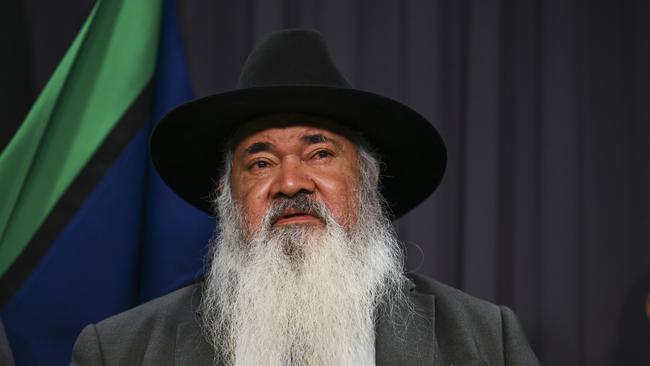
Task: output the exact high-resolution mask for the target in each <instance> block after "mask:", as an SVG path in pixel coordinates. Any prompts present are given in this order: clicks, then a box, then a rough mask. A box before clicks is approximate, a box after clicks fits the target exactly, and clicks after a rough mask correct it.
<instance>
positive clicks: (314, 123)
mask: <svg viewBox="0 0 650 366" xmlns="http://www.w3.org/2000/svg"><path fill="white" fill-rule="evenodd" d="M355 135H356V134H355V133H354V132H352V131H351V130H349V129H347V128H346V127H345V126H343V125H342V124H340V123H338V122H336V121H333V120H331V119H327V118H324V117H319V116H311V115H304V114H282V115H272V116H265V117H262V118H257V119H254V120H251V121H249V122H247V123H245V124H244V125H243V126H242V127H240V128H239V130H238V131H237V132H236V133H235V135H234V136H233V138H232V141H231V144H232V145H231V146H232V147H233V148H248V147H249V145H251V144H255V143H264V142H272V141H271V140H274V139H286V138H291V139H295V140H296V141H298V142H302V143H305V144H315V143H327V142H331V143H334V144H340V143H341V142H343V141H345V140H347V141H349V142H352V143H353V144H356V143H355V142H354V141H355V139H356V138H355V137H356V136H355Z"/></svg>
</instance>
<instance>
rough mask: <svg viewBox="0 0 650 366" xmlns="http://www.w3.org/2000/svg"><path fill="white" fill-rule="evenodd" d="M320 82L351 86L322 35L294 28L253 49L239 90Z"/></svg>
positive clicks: (266, 40)
mask: <svg viewBox="0 0 650 366" xmlns="http://www.w3.org/2000/svg"><path fill="white" fill-rule="evenodd" d="M281 85H294V86H295V85H318V86H331V87H339V88H350V83H349V82H348V81H347V80H346V79H345V78H344V77H343V75H342V74H341V73H340V72H339V70H338V69H337V68H336V64H335V63H334V61H333V60H332V57H331V56H330V53H329V51H328V49H327V45H326V44H325V40H324V39H323V37H322V35H321V34H320V33H319V32H317V31H314V30H304V29H291V30H283V31H278V32H274V33H271V34H270V35H269V36H267V37H266V38H265V39H264V40H263V41H262V42H261V43H260V44H259V45H258V46H257V47H255V49H254V50H253V51H252V52H251V54H250V56H248V59H247V60H246V63H245V64H244V67H243V68H242V72H241V75H240V77H239V83H238V84H237V87H238V88H239V89H245V88H254V87H267V86H281Z"/></svg>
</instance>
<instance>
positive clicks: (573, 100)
mask: <svg viewBox="0 0 650 366" xmlns="http://www.w3.org/2000/svg"><path fill="white" fill-rule="evenodd" d="M64 3H65V5H64ZM92 4H93V2H92V1H90V0H66V1H65V2H59V3H57V4H56V5H54V4H53V3H50V2H47V1H44V0H25V1H23V2H18V1H9V2H7V3H6V5H3V7H6V9H7V11H5V12H4V14H5V15H3V16H2V17H3V20H4V18H6V22H3V24H5V27H10V29H11V31H9V30H7V31H3V32H0V33H2V37H3V39H4V40H5V42H6V44H9V45H13V46H11V47H10V49H11V50H14V51H15V53H14V54H13V55H14V57H3V61H2V62H3V63H4V64H3V66H4V67H3V70H5V71H4V72H3V74H4V73H7V72H8V71H9V70H11V71H9V72H10V73H12V74H11V75H9V74H8V73H7V74H5V75H3V80H7V82H4V81H3V83H2V87H0V89H1V90H2V98H1V99H0V105H1V107H2V110H3V111H7V112H6V113H7V116H9V117H11V119H9V120H7V121H6V122H4V121H3V124H2V126H1V127H2V130H0V132H1V133H2V135H0V149H1V148H2V147H4V145H5V144H6V143H7V141H8V140H9V139H10V138H11V135H12V132H13V130H15V128H16V127H17V126H18V124H19V123H20V122H21V121H22V119H23V118H24V115H25V113H26V112H27V109H28V108H29V105H31V103H32V102H33V99H34V98H35V97H36V96H37V95H38V93H39V92H40V90H41V88H42V87H43V85H44V84H45V82H46V81H47V79H48V77H49V75H50V74H51V72H52V70H53V69H54V67H56V65H57V63H58V62H59V60H60V58H61V56H62V55H63V53H64V52H65V50H66V49H67V47H68V46H69V44H70V42H71V41H72V39H73V38H74V35H75V34H76V32H78V30H79V28H80V27H81V25H82V24H83V22H84V19H85V18H86V16H87V15H88V12H89V11H90V8H91V7H92ZM176 7H177V9H176V10H177V15H178V24H179V29H180V32H181V35H182V44H183V45H184V48H185V52H186V56H187V63H188V67H189V71H190V82H191V84H192V89H193V94H194V96H196V97H201V96H205V95H208V94H212V93H215V92H222V91H226V90H230V89H232V88H234V86H235V84H236V81H237V76H238V74H239V71H240V68H241V65H242V64H243V62H244V60H245V57H246V56H247V54H248V52H249V51H250V49H251V48H252V46H253V45H254V44H255V43H257V42H258V41H259V40H260V39H261V37H262V36H263V35H265V34H266V33H268V32H270V31H273V30H276V29H281V28H291V27H308V28H315V29H318V30H320V31H321V32H322V33H323V34H324V36H325V38H326V39H327V41H328V43H329V46H330V48H331V51H332V54H333V55H334V58H335V60H336V62H337V63H338V65H339V66H340V68H341V70H342V71H343V72H344V74H345V75H346V76H347V77H348V78H349V80H350V81H351V82H352V84H353V85H355V86H356V87H358V88H360V89H366V90H369V91H373V92H377V93H381V94H384V95H387V96H390V97H392V98H395V99H397V100H400V101H403V102H405V103H407V104H408V105H410V106H412V107H413V108H414V109H416V110H417V111H419V112H420V113H422V114H423V115H425V116H426V117H427V118H429V119H430V120H431V121H433V122H434V124H435V125H436V126H437V127H438V128H439V130H440V131H441V133H442V135H443V137H444V138H445V140H446V142H447V147H448V150H449V167H448V171H447V174H446V177H445V178H444V180H443V183H442V185H441V187H440V188H439V189H438V191H437V192H436V193H435V194H434V195H433V196H432V197H430V198H429V199H428V200H427V201H425V203H423V204H422V205H420V206H419V207H418V208H417V209H416V210H414V211H413V212H411V213H409V214H408V215H406V216H405V217H403V218H402V219H400V220H399V221H398V222H397V223H396V225H397V229H398V232H399V234H400V236H401V238H402V239H403V240H404V241H405V242H406V243H407V248H408V257H409V262H408V266H409V269H411V270H416V271H418V272H421V273H424V274H427V275H430V276H432V277H434V278H437V279H439V280H441V281H443V282H445V283H448V284H450V285H453V286H456V287H458V288H461V289H463V290H465V291H467V292H469V293H471V294H473V295H476V296H478V297H481V298H485V299H488V300H490V301H494V302H497V303H500V304H505V305H508V306H510V307H512V308H513V309H514V310H515V312H516V313H517V315H518V316H519V318H520V319H521V321H522V323H523V325H524V328H525V329H526V332H527V334H528V337H529V339H530V341H531V344H532V346H533V348H534V349H535V351H536V352H537V354H538V357H539V358H540V360H541V361H542V363H543V364H547V365H558V366H563V365H596V366H597V365H610V364H620V363H619V361H618V360H616V359H615V358H614V357H615V356H614V355H615V349H616V348H617V345H618V344H624V343H627V342H628V341H627V340H626V339H623V338H620V337H623V336H622V335H626V336H629V337H634V336H635V334H642V333H641V331H639V332H638V333H635V332H636V331H632V330H630V331H629V332H627V331H626V330H625V328H624V327H623V328H621V327H622V324H623V323H621V322H622V321H623V320H622V319H623V316H622V313H623V312H624V311H625V312H628V311H631V312H634V311H636V310H635V309H638V311H639V312H642V311H643V303H639V305H638V308H636V307H635V305H634V304H632V305H631V307H630V310H626V309H627V308H624V306H627V305H626V300H625V299H629V298H630V296H629V293H630V291H632V290H633V289H638V288H639V286H642V284H641V285H639V281H646V282H647V281H649V280H650V279H649V278H648V276H647V275H645V277H644V273H646V272H647V271H648V270H649V269H650V229H649V228H650V191H649V190H648V187H650V162H649V161H648V159H649V158H650V24H649V23H648V22H647V19H650V3H649V2H647V1H644V0H629V1H615V0H589V1H587V0H546V1H545V0H518V1H515V0H500V1H499V0H426V1H424V0H422V1H389V0H381V1H378V0H373V1H370V0H365V1H362V0H357V1H349V0H304V1H298V0H284V1H281V0H264V1H262V0H247V1H183V0H179V1H177V4H176ZM8 14H12V15H8ZM16 14H17V15H16ZM53 14H57V16H52V15H53ZM16 60H25V61H26V62H17V61H16ZM396 138H399V137H396ZM404 143H408V141H405V142H404ZM413 158H414V159H420V160H422V162H423V164H422V168H423V169H426V160H425V159H423V157H413ZM645 286H646V287H645V288H646V289H647V288H648V287H647V283H646V284H645ZM640 321H641V322H642V321H644V319H641V320H640ZM643 326H645V327H646V329H647V327H648V326H650V325H649V324H648V323H645V324H644V325H641V327H643ZM645 334H647V331H646V333H645ZM10 341H11V339H10ZM646 342H647V339H646ZM640 346H643V344H641V345H640ZM647 347H650V344H649V345H647ZM639 357H641V356H639ZM646 357H647V356H646ZM636 361H638V362H639V363H637V364H644V363H641V362H644V361H645V362H646V363H645V364H647V359H641V358H637V359H636ZM626 364H630V363H626Z"/></svg>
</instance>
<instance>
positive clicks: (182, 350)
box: [174, 321, 214, 366]
mask: <svg viewBox="0 0 650 366" xmlns="http://www.w3.org/2000/svg"><path fill="white" fill-rule="evenodd" d="M213 362H214V352H213V351H212V347H211V346H210V345H209V344H208V343H207V342H206V341H205V340H204V337H203V334H201V329H200V328H199V325H198V324H197V322H196V321H187V322H185V323H181V324H180V325H179V326H178V329H177V331H176V350H175V356H174V365H178V366H181V365H183V366H190V365H192V366H194V365H197V366H202V365H206V366H207V365H214V363H213Z"/></svg>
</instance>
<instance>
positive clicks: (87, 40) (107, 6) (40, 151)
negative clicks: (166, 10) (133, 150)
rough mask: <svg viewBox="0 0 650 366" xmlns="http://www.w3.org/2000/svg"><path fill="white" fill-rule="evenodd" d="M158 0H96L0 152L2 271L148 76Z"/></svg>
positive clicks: (153, 55) (155, 42)
mask: <svg viewBox="0 0 650 366" xmlns="http://www.w3.org/2000/svg"><path fill="white" fill-rule="evenodd" d="M161 10H162V9H161V1H160V0H138V1H129V0H98V1H97V3H96V4H95V7H94V8H93V10H92V12H91V13H90V15H89V17H88V19H87V20H86V23H85V24H84V26H83V27H82V29H81V31H80V32H79V34H78V35H77V37H76V38H75V40H74V42H73V43H72V45H71V46H70V49H68V51H67V52H66V54H65V56H64V57H63V59H62V61H61V63H60V64H59V65H58V66H57V68H56V70H55V71H54V73H53V74H52V76H51V78H50V80H49V81H48V83H47V85H46V86H45V88H44V89H43V91H42V92H41V94H40V95H39V97H38V99H37V100H36V102H35V103H34V105H33V106H32V108H31V110H30V111H29V113H28V115H27V117H26V118H25V120H24V121H23V123H22V125H21V127H20V128H19V129H18V131H17V132H16V135H15V136H14V137H13V139H12V140H11V141H10V143H9V144H8V145H7V147H6V148H5V150H4V151H3V152H2V153H1V154H0V276H1V275H3V274H4V273H5V272H6V271H7V269H8V268H9V267H10V266H11V264H12V263H13V262H14V260H15V259H16V258H17V257H18V256H19V255H20V253H21V252H22V251H23V249H24V248H25V247H26V246H27V244H28V243H29V241H30V240H31V238H32V236H33V235H34V234H35V232H36V231H37V229H38V227H39V226H40V225H41V224H42V223H43V221H44V220H45V218H46V217H47V215H48V214H49V213H50V211H51V210H52V208H53V207H54V206H55V204H56V203H57V201H58V200H59V198H60V197H61V195H62V194H63V193H64V192H65V190H66V189H67V188H68V187H69V186H70V184H71V183H72V182H73V181H74V179H75V177H76V176H77V174H78V173H79V172H80V171H81V170H82V168H83V167H84V165H85V164H86V163H87V162H88V161H89V160H90V158H91V157H92V155H93V154H94V153H95V151H96V150H97V149H98V147H99V146H100V145H101V144H102V141H103V140H104V138H105V137H106V136H107V135H108V134H109V132H110V131H111V129H112V128H113V127H114V126H115V125H116V124H117V123H118V121H119V120H120V117H121V116H122V115H123V114H124V112H125V111H126V110H127V109H128V107H129V105H130V104H131V103H132V102H133V101H134V100H135V99H136V98H137V97H138V95H139V94H140V92H141V91H142V90H143V88H144V87H145V85H146V84H147V82H148V81H149V80H150V79H151V78H152V76H153V73H154V69H155V62H156V53H157V46H158V31H159V22H160V16H161Z"/></svg>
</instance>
